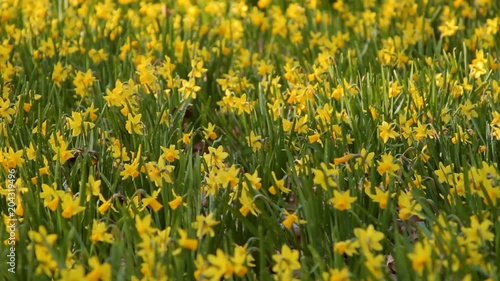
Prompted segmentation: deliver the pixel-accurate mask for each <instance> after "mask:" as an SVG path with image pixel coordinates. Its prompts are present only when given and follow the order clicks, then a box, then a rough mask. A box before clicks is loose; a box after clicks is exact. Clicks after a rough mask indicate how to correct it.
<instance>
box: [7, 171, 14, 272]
mask: <svg viewBox="0 0 500 281" xmlns="http://www.w3.org/2000/svg"><path fill="white" fill-rule="evenodd" d="M7 181H8V183H9V184H8V187H7V208H8V209H7V215H8V216H9V219H8V222H6V224H7V231H8V232H9V238H8V239H7V245H8V247H9V250H8V251H7V265H8V271H9V272H11V273H16V227H17V217H16V194H17V192H16V191H17V190H16V185H15V183H16V170H15V169H10V170H9V176H8V179H7Z"/></svg>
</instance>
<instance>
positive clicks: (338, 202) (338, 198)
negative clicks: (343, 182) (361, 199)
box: [329, 190, 357, 211]
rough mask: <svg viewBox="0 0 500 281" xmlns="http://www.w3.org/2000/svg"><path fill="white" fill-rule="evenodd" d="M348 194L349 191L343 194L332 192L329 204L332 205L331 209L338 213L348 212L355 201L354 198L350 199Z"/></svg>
mask: <svg viewBox="0 0 500 281" xmlns="http://www.w3.org/2000/svg"><path fill="white" fill-rule="evenodd" d="M350 193H351V191H350V190H347V191H344V192H339V191H337V190H334V191H333V198H331V199H330V200H329V202H330V203H332V204H333V207H334V208H335V209H337V210H339V211H345V210H350V209H351V204H352V203H353V202H354V201H356V199H357V198H356V197H351V196H350Z"/></svg>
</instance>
